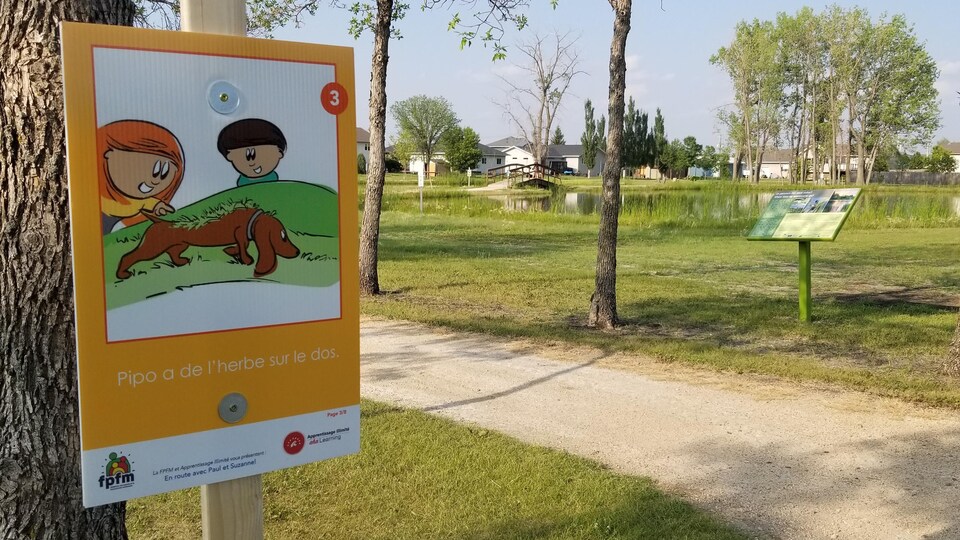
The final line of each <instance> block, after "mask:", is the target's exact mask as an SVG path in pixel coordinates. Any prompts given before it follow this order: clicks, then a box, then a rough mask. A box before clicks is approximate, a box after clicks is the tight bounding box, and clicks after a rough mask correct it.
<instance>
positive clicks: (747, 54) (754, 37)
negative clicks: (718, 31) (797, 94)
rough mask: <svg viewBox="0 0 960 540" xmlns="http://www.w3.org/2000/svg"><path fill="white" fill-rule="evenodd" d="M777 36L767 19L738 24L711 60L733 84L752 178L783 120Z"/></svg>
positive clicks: (781, 82)
mask: <svg viewBox="0 0 960 540" xmlns="http://www.w3.org/2000/svg"><path fill="white" fill-rule="evenodd" d="M777 38H778V36H777V34H776V30H775V26H774V24H773V23H772V22H770V21H760V20H757V19H754V20H753V22H752V23H747V22H740V23H738V24H737V28H736V35H735V37H734V39H733V42H731V43H730V45H729V46H727V47H721V48H720V50H719V51H717V53H716V54H715V55H713V56H712V57H711V58H710V62H711V63H713V64H715V65H719V66H721V67H723V68H724V69H725V70H726V71H727V74H728V75H729V76H730V79H731V81H732V82H733V87H734V114H735V116H736V119H737V121H738V122H739V123H740V124H741V126H742V133H743V135H744V137H743V140H744V142H745V150H746V156H747V161H748V163H750V171H751V180H752V181H753V182H755V183H756V182H759V181H760V163H761V162H762V161H763V153H764V150H766V148H767V147H768V145H770V144H771V143H773V142H774V141H776V138H777V136H778V135H779V132H780V124H781V120H782V114H781V113H782V107H781V104H782V101H783V84H784V82H783V81H784V76H783V69H782V65H781V64H780V63H779V62H778V60H779V58H780V57H779V56H778V45H779V42H778V39H777Z"/></svg>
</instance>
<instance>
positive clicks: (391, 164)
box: [384, 153, 403, 173]
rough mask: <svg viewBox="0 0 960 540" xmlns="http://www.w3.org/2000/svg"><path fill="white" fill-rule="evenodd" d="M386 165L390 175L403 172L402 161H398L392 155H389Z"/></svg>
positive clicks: (385, 161)
mask: <svg viewBox="0 0 960 540" xmlns="http://www.w3.org/2000/svg"><path fill="white" fill-rule="evenodd" d="M384 163H385V165H386V167H387V172H388V173H398V172H402V171H403V163H401V162H400V160H399V159H397V158H396V156H394V155H393V154H392V153H391V154H387V157H386V159H385V160H384Z"/></svg>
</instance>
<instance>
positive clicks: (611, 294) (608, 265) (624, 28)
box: [588, 0, 632, 329]
mask: <svg viewBox="0 0 960 540" xmlns="http://www.w3.org/2000/svg"><path fill="white" fill-rule="evenodd" d="M610 6H611V7H613V13H614V19H613V39H612V41H611V43H610V90H609V96H610V97H609V99H610V106H609V109H608V115H609V116H608V118H609V119H610V120H609V126H610V128H609V129H608V130H607V161H606V162H605V163H604V164H603V193H602V199H601V202H600V233H599V235H598V239H597V276H596V290H594V292H593V296H592V297H591V299H590V318H589V321H588V323H589V325H590V326H594V327H597V328H604V329H609V328H614V327H615V326H616V325H617V323H618V319H617V226H618V221H617V220H618V218H619V215H620V154H621V151H622V150H623V101H624V94H625V93H626V72H627V63H626V60H625V51H626V47H627V34H629V33H630V11H631V7H632V0H610Z"/></svg>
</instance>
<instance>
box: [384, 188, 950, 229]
mask: <svg viewBox="0 0 960 540" xmlns="http://www.w3.org/2000/svg"><path fill="white" fill-rule="evenodd" d="M772 197H773V193H772V192H760V191H754V190H750V189H704V190H656V191H650V192H648V193H644V192H637V191H629V192H626V193H624V194H623V195H622V197H621V203H622V205H621V209H620V222H621V223H622V224H626V225H642V226H671V227H684V228H686V227H716V228H726V229H730V228H734V229H744V228H749V227H750V226H752V224H753V222H755V221H756V219H757V218H758V217H759V216H760V213H761V211H762V210H763V208H764V207H766V205H767V203H768V202H770V199H771V198H772ZM418 200H419V199H418V195H417V193H416V192H406V193H393V194H390V195H388V196H385V197H384V201H383V209H384V211H391V210H393V211H401V212H417V211H418V205H419V202H418ZM424 211H425V212H427V213H431V214H448V215H458V216H485V215H495V214H516V215H518V216H521V215H522V216H530V217H531V218H534V219H551V216H553V217H555V218H556V219H566V218H571V217H572V218H577V217H585V218H587V219H590V218H594V219H595V218H597V216H599V214H600V194H599V193H597V192H572V191H557V192H553V193H544V192H525V193H517V194H509V195H502V194H499V195H485V194H482V193H473V194H470V193H463V192H454V193H451V192H445V193H443V194H442V195H435V196H434V195H431V194H430V191H429V190H427V191H426V193H425V198H424ZM846 226H847V227H851V228H891V227H958V226H960V194H958V193H957V192H956V191H942V192H938V191H904V192H896V191H872V192H866V193H863V194H862V195H861V197H860V200H859V201H858V202H857V204H856V206H855V207H854V209H853V211H852V212H851V214H850V218H849V219H848V221H847V225H846Z"/></svg>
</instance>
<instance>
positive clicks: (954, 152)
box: [946, 142, 960, 172]
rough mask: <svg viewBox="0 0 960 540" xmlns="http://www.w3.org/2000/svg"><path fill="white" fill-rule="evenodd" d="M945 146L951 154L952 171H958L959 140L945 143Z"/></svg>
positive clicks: (959, 163)
mask: <svg viewBox="0 0 960 540" xmlns="http://www.w3.org/2000/svg"><path fill="white" fill-rule="evenodd" d="M946 148H947V152H950V155H951V156H953V172H960V142H952V143H947V145H946Z"/></svg>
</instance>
